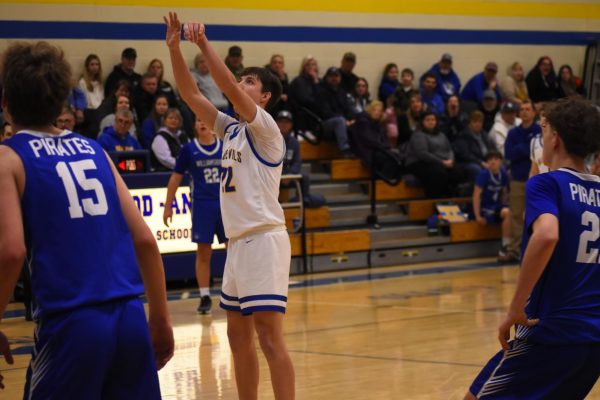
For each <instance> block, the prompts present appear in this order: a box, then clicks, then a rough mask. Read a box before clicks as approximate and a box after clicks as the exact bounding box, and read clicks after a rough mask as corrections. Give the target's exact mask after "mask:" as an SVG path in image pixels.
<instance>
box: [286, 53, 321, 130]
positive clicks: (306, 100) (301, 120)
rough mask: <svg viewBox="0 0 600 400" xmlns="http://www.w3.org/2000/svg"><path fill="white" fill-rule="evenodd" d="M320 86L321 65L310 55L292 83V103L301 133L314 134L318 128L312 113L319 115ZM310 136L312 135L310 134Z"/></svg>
mask: <svg viewBox="0 0 600 400" xmlns="http://www.w3.org/2000/svg"><path fill="white" fill-rule="evenodd" d="M318 87H319V65H318V63H317V60H316V59H315V58H314V57H313V56H311V55H308V56H306V57H304V59H303V60H302V63H301V65H300V72H299V74H298V76H297V77H296V78H294V80H292V83H291V84H290V103H291V105H292V111H293V114H294V117H295V118H294V122H295V127H296V132H298V133H299V134H300V135H303V136H304V135H307V134H308V133H310V134H312V133H313V132H314V131H315V130H316V129H318V126H317V122H316V121H315V120H314V118H313V117H311V116H310V115H311V113H312V115H318V111H319V110H318V106H317V90H318ZM309 136H310V135H309Z"/></svg>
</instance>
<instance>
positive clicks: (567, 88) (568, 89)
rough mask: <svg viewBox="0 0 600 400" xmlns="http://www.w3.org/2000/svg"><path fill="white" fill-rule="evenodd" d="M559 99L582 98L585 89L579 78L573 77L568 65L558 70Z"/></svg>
mask: <svg viewBox="0 0 600 400" xmlns="http://www.w3.org/2000/svg"><path fill="white" fill-rule="evenodd" d="M558 92H559V97H583V96H585V88H584V87H583V81H582V80H581V78H579V77H577V76H575V75H573V69H572V68H571V66H570V65H563V66H561V67H560V68H559V69H558Z"/></svg>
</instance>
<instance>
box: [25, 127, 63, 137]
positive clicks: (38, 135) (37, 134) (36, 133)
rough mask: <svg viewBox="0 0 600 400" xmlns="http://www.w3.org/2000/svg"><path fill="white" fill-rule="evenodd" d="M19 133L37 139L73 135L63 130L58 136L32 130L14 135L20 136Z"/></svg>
mask: <svg viewBox="0 0 600 400" xmlns="http://www.w3.org/2000/svg"><path fill="white" fill-rule="evenodd" d="M20 133H25V134H28V135H32V136H36V137H39V138H47V137H61V136H67V135H70V134H71V133H73V132H71V131H70V130H67V129H64V130H63V131H62V132H61V133H59V134H58V135H53V134H51V133H49V132H40V131H32V130H29V129H22V130H20V131H19V132H17V133H15V135H18V134H20Z"/></svg>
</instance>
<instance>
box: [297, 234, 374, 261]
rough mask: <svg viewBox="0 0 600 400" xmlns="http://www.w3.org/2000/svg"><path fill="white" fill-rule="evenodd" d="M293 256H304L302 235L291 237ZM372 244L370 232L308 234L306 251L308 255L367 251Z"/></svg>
mask: <svg viewBox="0 0 600 400" xmlns="http://www.w3.org/2000/svg"><path fill="white" fill-rule="evenodd" d="M290 241H291V243H292V256H299V255H301V254H302V251H301V249H302V246H301V241H300V235H299V234H294V235H290ZM370 244H371V238H370V234H369V230H367V229H353V230H344V231H331V232H308V233H307V234H306V249H307V253H308V255H314V254H330V253H344V252H352V251H367V250H369V246H370Z"/></svg>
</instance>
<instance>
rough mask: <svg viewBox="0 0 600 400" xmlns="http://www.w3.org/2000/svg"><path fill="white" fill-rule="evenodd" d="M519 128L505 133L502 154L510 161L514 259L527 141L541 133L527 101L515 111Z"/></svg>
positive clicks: (522, 204)
mask: <svg viewBox="0 0 600 400" xmlns="http://www.w3.org/2000/svg"><path fill="white" fill-rule="evenodd" d="M519 116H520V117H521V121H522V122H521V125H519V126H517V127H515V128H513V129H511V130H510V131H509V132H508V136H507V138H506V142H505V143H504V154H505V157H506V160H507V161H509V162H510V172H511V182H510V211H511V219H512V220H511V230H512V239H513V240H512V243H511V246H510V248H509V251H510V255H511V256H514V257H518V256H519V255H520V252H521V234H522V232H523V213H524V211H525V182H526V181H527V179H528V178H529V171H530V169H531V158H530V149H531V147H530V146H531V139H532V138H533V137H534V136H535V135H538V134H541V133H542V129H541V128H540V125H539V124H538V123H537V122H536V121H535V117H536V112H535V108H534V106H533V104H531V102H524V103H523V104H521V108H520V111H519Z"/></svg>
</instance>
